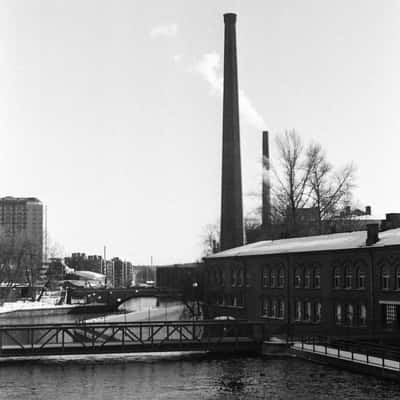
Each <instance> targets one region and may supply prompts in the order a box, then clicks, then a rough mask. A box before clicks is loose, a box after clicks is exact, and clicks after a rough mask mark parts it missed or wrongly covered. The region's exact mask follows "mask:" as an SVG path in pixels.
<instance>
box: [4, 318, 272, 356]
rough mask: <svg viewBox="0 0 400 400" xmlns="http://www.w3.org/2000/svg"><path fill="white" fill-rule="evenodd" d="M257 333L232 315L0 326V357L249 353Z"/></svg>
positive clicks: (260, 332) (260, 330) (257, 327)
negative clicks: (206, 318)
mask: <svg viewBox="0 0 400 400" xmlns="http://www.w3.org/2000/svg"><path fill="white" fill-rule="evenodd" d="M263 338H264V327H263V324H262V323H257V322H248V321H236V320H226V321H225V320H222V321H216V320H212V321H149V322H127V323H121V322H118V323H79V324H77V323H70V324H65V323H62V324H50V325H49V324H39V325H37V324H35V325H10V326H2V327H0V359H1V358H5V357H31V356H50V355H52V356H54V355H59V356H60V355H74V354H75V355H76V354H107V353H108V354H109V353H139V352H140V353H141V352H168V351H208V352H229V353H238V352H255V351H258V350H260V349H261V344H262V342H263Z"/></svg>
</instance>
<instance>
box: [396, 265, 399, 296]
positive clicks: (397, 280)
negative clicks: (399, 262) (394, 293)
mask: <svg viewBox="0 0 400 400" xmlns="http://www.w3.org/2000/svg"><path fill="white" fill-rule="evenodd" d="M396 289H397V290H400V267H397V269H396Z"/></svg>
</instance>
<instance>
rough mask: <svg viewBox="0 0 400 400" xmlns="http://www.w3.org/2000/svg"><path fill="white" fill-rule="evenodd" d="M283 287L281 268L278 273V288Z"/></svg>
mask: <svg viewBox="0 0 400 400" xmlns="http://www.w3.org/2000/svg"><path fill="white" fill-rule="evenodd" d="M284 286H285V272H284V271H283V268H280V269H279V272H278V287H280V288H283V287H284Z"/></svg>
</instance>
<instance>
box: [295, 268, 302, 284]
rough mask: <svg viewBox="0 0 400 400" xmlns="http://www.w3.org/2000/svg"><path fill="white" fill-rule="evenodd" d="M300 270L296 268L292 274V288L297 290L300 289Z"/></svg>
mask: <svg viewBox="0 0 400 400" xmlns="http://www.w3.org/2000/svg"><path fill="white" fill-rule="evenodd" d="M301 275H302V274H301V270H300V268H297V269H296V271H295V273H294V287H296V288H299V287H301Z"/></svg>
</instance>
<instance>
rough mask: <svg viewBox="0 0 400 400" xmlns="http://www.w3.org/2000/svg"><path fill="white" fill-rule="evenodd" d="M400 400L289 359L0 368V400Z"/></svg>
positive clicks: (59, 361) (91, 361) (62, 361)
mask: <svg viewBox="0 0 400 400" xmlns="http://www.w3.org/2000/svg"><path fill="white" fill-rule="evenodd" d="M338 397H339V398H340V397H342V398H346V399H348V398H351V399H356V400H357V399H399V398H400V386H399V385H397V384H395V383H392V382H386V381H382V380H378V379H375V378H371V377H366V376H364V375H357V374H353V373H349V372H344V371H340V370H336V369H333V368H329V367H325V366H319V365H316V364H311V363H307V362H304V361H301V360H295V359H282V360H276V359H275V360H267V359H262V358H226V359H222V358H210V357H209V356H205V355H189V356H182V355H180V354H171V355H165V354H164V355H132V356H126V355H121V356H115V355H114V356H107V357H104V356H103V357H98V356H91V357H87V356H85V357H84V356H82V357H76V356H75V357H62V358H60V357H58V358H52V359H48V360H46V361H40V362H36V363H32V362H30V363H24V364H21V363H18V364H14V365H12V364H11V365H9V364H2V365H1V366H0V399H7V400H13V399H33V400H35V399H43V398H47V399H55V398H58V399H72V400H74V399H79V400H81V399H140V400H145V399H174V400H180V399H185V400H186V399H219V400H225V399H234V400H236V399H288V400H291V399H296V400H303V399H307V400H308V399H337V398H338Z"/></svg>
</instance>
